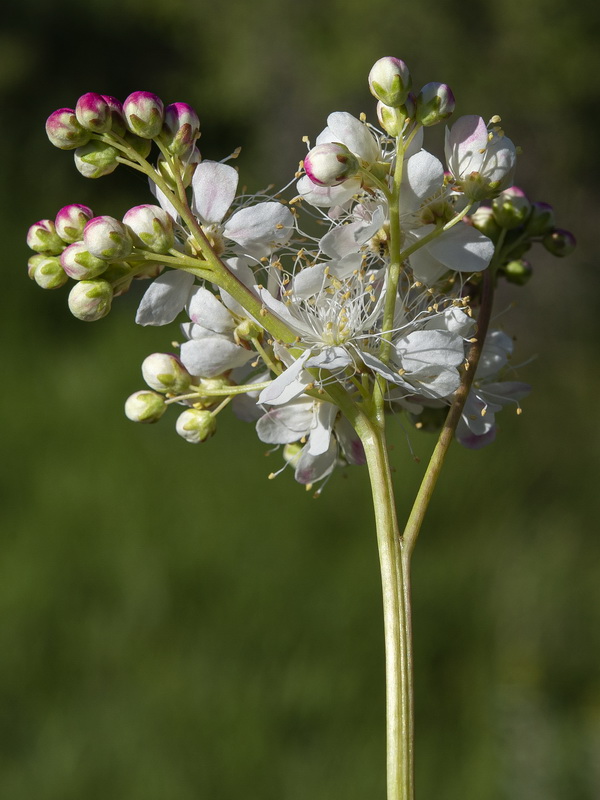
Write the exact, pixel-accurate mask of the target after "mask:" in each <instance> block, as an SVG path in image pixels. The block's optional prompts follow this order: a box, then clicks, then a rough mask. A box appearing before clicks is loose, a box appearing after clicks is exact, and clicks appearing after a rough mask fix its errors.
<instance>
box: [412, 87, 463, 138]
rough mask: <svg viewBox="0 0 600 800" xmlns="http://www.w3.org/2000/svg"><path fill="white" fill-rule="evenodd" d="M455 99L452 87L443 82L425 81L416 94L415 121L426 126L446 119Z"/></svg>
mask: <svg viewBox="0 0 600 800" xmlns="http://www.w3.org/2000/svg"><path fill="white" fill-rule="evenodd" d="M455 105H456V101H455V99H454V95H453V94H452V89H451V88H450V87H449V86H447V85H446V84H445V83H435V82H434V83H426V84H425V86H423V88H422V89H421V91H420V92H419V94H418V95H417V112H416V117H417V121H418V122H420V123H421V125H424V126H426V127H428V126H430V125H437V123H438V122H442V120H445V119H448V117H450V116H451V115H452V114H453V112H454V107H455Z"/></svg>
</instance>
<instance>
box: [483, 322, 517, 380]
mask: <svg viewBox="0 0 600 800" xmlns="http://www.w3.org/2000/svg"><path fill="white" fill-rule="evenodd" d="M512 351H513V340H512V339H511V338H510V336H507V334H506V333H504V331H490V332H489V333H488V335H487V336H486V339H485V342H484V344H483V350H482V352H481V358H480V359H479V365H478V366H477V378H478V379H481V378H487V377H489V376H490V375H495V374H496V373H497V372H499V371H500V370H501V369H502V368H503V367H505V366H506V364H507V362H508V359H509V356H510V355H511V354H512Z"/></svg>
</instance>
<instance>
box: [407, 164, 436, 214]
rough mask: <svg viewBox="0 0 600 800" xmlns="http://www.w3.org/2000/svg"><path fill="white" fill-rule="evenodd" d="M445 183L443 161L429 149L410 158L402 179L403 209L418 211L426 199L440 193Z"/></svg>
mask: <svg viewBox="0 0 600 800" xmlns="http://www.w3.org/2000/svg"><path fill="white" fill-rule="evenodd" d="M443 183H444V167H443V166H442V162H441V161H439V160H438V159H437V158H436V157H435V156H433V155H431V153H428V152H427V150H421V151H420V152H419V153H417V154H416V155H414V156H412V158H409V159H408V161H407V162H406V164H405V172H404V177H403V180H402V189H401V192H402V193H401V203H402V211H403V212H404V211H416V210H417V209H418V208H420V207H421V206H422V205H423V203H424V202H425V201H426V200H428V199H430V198H431V197H433V196H434V195H436V194H439V192H440V190H441V188H442V186H443Z"/></svg>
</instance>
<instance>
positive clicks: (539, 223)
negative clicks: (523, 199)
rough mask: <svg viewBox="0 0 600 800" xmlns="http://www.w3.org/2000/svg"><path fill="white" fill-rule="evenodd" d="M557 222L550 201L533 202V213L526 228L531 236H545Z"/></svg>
mask: <svg viewBox="0 0 600 800" xmlns="http://www.w3.org/2000/svg"><path fill="white" fill-rule="evenodd" d="M554 224H555V218H554V209H553V208H552V206H551V205H549V204H548V203H532V205H531V215H530V217H529V219H528V220H527V224H526V226H525V230H526V231H527V233H528V234H529V235H530V236H543V235H544V234H545V233H549V232H550V231H551V230H552V229H553V228H554Z"/></svg>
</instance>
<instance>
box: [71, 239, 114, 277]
mask: <svg viewBox="0 0 600 800" xmlns="http://www.w3.org/2000/svg"><path fill="white" fill-rule="evenodd" d="M60 264H61V266H62V268H63V269H64V271H65V272H66V273H67V275H68V276H69V278H73V279H74V280H76V281H83V280H91V279H92V278H97V277H98V275H102V273H103V272H104V271H105V270H106V268H107V267H108V262H107V261H104V260H103V259H101V258H96V256H93V255H92V254H91V253H90V252H89V251H88V250H87V249H86V247H85V244H84V243H83V242H73V244H70V245H69V246H68V247H67V249H66V250H63V251H62V253H61V255H60Z"/></svg>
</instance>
